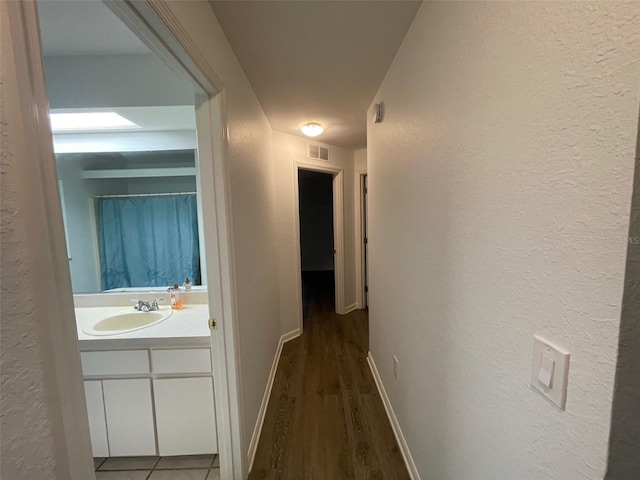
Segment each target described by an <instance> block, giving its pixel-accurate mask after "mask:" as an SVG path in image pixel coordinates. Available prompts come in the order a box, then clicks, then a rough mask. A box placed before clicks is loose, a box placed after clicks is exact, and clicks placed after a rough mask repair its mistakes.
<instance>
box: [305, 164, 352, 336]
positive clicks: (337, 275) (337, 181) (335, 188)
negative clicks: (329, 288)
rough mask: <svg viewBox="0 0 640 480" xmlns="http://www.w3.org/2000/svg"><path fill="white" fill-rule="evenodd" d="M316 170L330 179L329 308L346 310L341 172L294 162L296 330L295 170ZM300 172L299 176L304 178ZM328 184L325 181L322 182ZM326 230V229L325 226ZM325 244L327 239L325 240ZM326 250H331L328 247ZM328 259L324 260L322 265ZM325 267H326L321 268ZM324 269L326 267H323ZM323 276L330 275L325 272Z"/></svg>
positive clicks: (340, 312)
mask: <svg viewBox="0 0 640 480" xmlns="http://www.w3.org/2000/svg"><path fill="white" fill-rule="evenodd" d="M301 171H303V172H311V173H314V172H315V173H320V174H324V175H326V177H325V178H326V179H330V180H331V195H332V210H333V216H332V220H333V252H332V255H333V273H334V275H333V282H334V290H333V292H334V293H333V305H332V310H333V311H335V313H337V314H338V315H344V314H345V313H346V307H345V292H344V289H345V286H344V244H345V241H344V213H343V210H344V207H343V205H344V181H343V178H344V172H343V170H342V169H341V168H335V167H329V166H324V165H316V164H311V163H309V162H296V163H295V165H294V198H295V200H296V201H295V209H296V214H295V227H296V237H297V238H296V240H297V241H296V243H295V248H296V262H297V268H296V269H297V271H298V272H299V276H298V278H297V283H298V288H297V290H298V312H299V313H298V325H299V331H300V333H302V332H303V330H304V325H303V323H304V322H303V318H304V317H303V291H302V271H303V267H302V251H301V225H300V173H299V172H301ZM306 175H307V174H306V173H303V174H302V176H303V178H306ZM325 182H326V183H328V180H326V181H325ZM326 230H329V231H330V229H328V228H326V227H325V234H326ZM327 244H328V242H327ZM329 251H331V249H330V248H329ZM327 263H328V262H327V261H326V260H325V264H327ZM325 268H326V267H325ZM324 271H325V272H328V271H329V270H324ZM324 275H325V276H327V275H329V276H330V274H327V273H325V274H324Z"/></svg>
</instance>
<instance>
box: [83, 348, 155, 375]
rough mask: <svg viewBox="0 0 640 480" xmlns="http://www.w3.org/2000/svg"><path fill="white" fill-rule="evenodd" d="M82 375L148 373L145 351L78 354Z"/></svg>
mask: <svg viewBox="0 0 640 480" xmlns="http://www.w3.org/2000/svg"><path fill="white" fill-rule="evenodd" d="M80 358H81V360H82V373H83V374H84V375H85V376H89V375H136V374H144V373H149V372H150V369H149V354H148V351H147V350H119V351H115V350H114V351H108V352H80Z"/></svg>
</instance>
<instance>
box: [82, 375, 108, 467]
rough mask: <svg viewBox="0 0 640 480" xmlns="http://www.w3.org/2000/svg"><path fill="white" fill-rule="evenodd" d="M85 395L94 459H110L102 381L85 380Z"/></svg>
mask: <svg viewBox="0 0 640 480" xmlns="http://www.w3.org/2000/svg"><path fill="white" fill-rule="evenodd" d="M84 395H85V397H86V399H87V414H88V416H89V432H90V433H91V447H92V448H93V456H94V457H108V456H109V444H108V440H107V420H106V418H105V415H104V398H103V396H102V381H101V380H85V382H84Z"/></svg>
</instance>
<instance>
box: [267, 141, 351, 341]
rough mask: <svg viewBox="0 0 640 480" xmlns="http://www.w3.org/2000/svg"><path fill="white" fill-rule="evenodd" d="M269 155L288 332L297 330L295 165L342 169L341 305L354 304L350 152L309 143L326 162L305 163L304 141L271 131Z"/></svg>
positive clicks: (309, 161)
mask: <svg viewBox="0 0 640 480" xmlns="http://www.w3.org/2000/svg"><path fill="white" fill-rule="evenodd" d="M272 138H273V140H272V141H273V153H272V154H271V158H272V161H273V164H274V166H275V171H276V178H277V189H276V196H277V199H276V202H277V212H278V215H277V217H276V218H275V220H274V223H275V225H276V228H277V240H278V265H279V266H280V305H281V310H282V331H283V332H290V331H292V330H295V329H296V328H298V319H299V316H300V314H301V312H300V311H299V307H298V305H299V301H300V299H299V298H298V297H299V295H300V291H299V290H298V288H297V286H296V285H297V284H296V279H299V278H300V272H299V271H298V267H297V266H296V258H295V252H296V243H297V241H298V239H297V238H296V203H297V202H298V199H297V198H296V195H295V184H294V179H295V175H297V169H296V162H301V163H305V164H306V165H313V164H314V163H315V164H317V165H320V166H331V167H335V168H342V169H344V182H343V183H344V218H345V222H344V232H345V242H344V245H345V255H344V263H345V305H346V306H347V307H348V306H349V305H351V304H353V303H355V302H356V292H355V249H354V241H355V240H354V235H355V233H354V225H353V222H352V221H351V219H352V218H353V215H354V213H353V212H354V202H353V150H347V149H344V148H340V147H334V146H332V145H327V144H324V143H322V142H319V141H316V140H313V143H314V144H318V145H322V146H325V147H327V148H329V162H325V161H317V160H316V161H314V160H309V159H307V142H308V140H307V139H305V138H302V137H297V136H295V135H290V134H288V133H282V132H277V131H273V136H272Z"/></svg>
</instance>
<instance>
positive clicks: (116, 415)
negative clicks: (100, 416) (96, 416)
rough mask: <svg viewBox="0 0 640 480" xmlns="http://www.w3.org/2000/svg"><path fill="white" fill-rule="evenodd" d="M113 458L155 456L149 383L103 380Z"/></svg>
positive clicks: (142, 380) (110, 450) (145, 380)
mask: <svg viewBox="0 0 640 480" xmlns="http://www.w3.org/2000/svg"><path fill="white" fill-rule="evenodd" d="M102 387H103V389H104V407H105V412H106V417H107V431H108V432H109V452H110V453H111V456H112V457H122V456H135V455H155V454H156V442H155V436H154V428H153V407H152V404H151V381H150V380H148V379H140V380H138V379H134V380H103V381H102Z"/></svg>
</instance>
